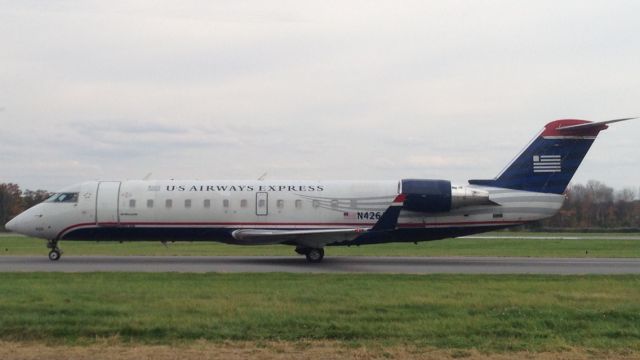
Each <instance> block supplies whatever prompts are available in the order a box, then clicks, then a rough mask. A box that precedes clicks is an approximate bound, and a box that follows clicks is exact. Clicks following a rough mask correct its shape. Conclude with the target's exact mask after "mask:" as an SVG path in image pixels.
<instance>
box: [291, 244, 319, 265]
mask: <svg viewBox="0 0 640 360" xmlns="http://www.w3.org/2000/svg"><path fill="white" fill-rule="evenodd" d="M296 252H297V253H298V254H300V255H304V256H306V257H307V261H308V262H310V263H319V262H321V261H322V259H323V258H324V249H323V248H308V247H297V248H296Z"/></svg>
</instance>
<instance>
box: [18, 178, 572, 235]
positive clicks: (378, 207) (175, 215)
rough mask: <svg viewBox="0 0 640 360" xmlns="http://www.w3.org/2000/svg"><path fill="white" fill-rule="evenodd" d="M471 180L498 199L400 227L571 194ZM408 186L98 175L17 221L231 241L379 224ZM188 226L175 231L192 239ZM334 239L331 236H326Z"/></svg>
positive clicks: (473, 224)
mask: <svg viewBox="0 0 640 360" xmlns="http://www.w3.org/2000/svg"><path fill="white" fill-rule="evenodd" d="M454 187H456V186H454ZM465 187H470V188H472V189H480V190H482V191H485V192H488V193H489V197H490V199H491V200H492V201H493V202H494V203H495V205H491V206H488V205H477V206H466V207H461V208H456V209H452V210H451V211H449V212H444V213H420V212H413V211H406V210H402V211H401V213H400V216H399V217H398V222H397V230H403V229H404V230H411V231H413V232H414V234H413V235H412V237H411V239H413V238H415V237H417V238H420V233H419V231H421V230H422V231H427V230H430V229H431V230H433V229H440V230H442V229H443V228H456V229H459V228H467V229H469V231H471V230H470V228H473V229H477V231H475V230H474V231H473V232H482V231H487V230H491V229H493V228H497V227H506V226H511V225H517V224H521V223H524V222H527V221H533V220H538V219H542V218H546V217H549V216H551V215H553V214H554V213H555V212H556V211H557V210H558V209H559V208H560V206H561V205H562V201H563V199H564V196H563V195H556V194H545V193H534V192H526V191H518V190H509V189H500V188H488V187H481V186H475V187H474V186H468V185H465ZM401 191H402V189H401V183H400V182H399V181H227V180H220V181H199V180H180V181H177V180H176V181H173V180H170V181H144V180H140V181H122V182H119V181H113V182H110V181H102V182H98V181H91V182H85V183H82V184H78V185H75V186H72V187H69V188H67V189H64V190H62V191H60V192H59V193H70V194H77V199H75V200H76V201H71V202H65V201H59V202H56V201H47V202H44V203H41V204H39V205H37V206H35V207H33V208H31V209H29V210H28V211H26V212H25V213H23V214H21V215H20V216H19V217H18V218H16V219H15V220H14V221H13V222H12V227H13V228H14V229H15V231H18V232H21V233H25V234H28V235H31V236H35V237H40V238H45V239H56V240H60V239H72V240H73V239H86V240H90V239H92V238H94V237H97V236H96V235H95V234H98V233H99V232H101V231H102V232H104V231H106V232H107V233H109V234H113V233H114V232H115V231H116V230H119V231H121V232H122V231H124V232H125V233H126V234H129V237H130V238H129V239H128V240H135V239H136V237H138V236H137V235H136V236H133V235H132V234H134V233H133V230H138V233H139V234H150V232H149V231H150V229H155V230H156V231H161V229H171V231H173V232H169V231H167V234H170V233H171V234H177V231H178V230H180V229H183V230H187V229H188V230H194V229H200V231H199V232H198V235H199V236H198V238H199V239H201V240H206V239H209V240H216V241H225V242H234V240H233V238H231V237H229V236H224V234H229V233H230V232H231V231H233V230H237V229H289V230H290V229H340V228H360V229H362V230H363V231H365V230H367V229H370V228H371V227H372V226H374V224H376V222H377V221H378V220H379V219H380V217H381V216H382V214H383V213H384V211H385V210H386V209H387V208H388V207H389V205H390V204H391V203H392V201H393V200H394V198H395V197H396V196H397V195H398V194H400V193H401ZM145 229H147V230H145ZM203 229H208V230H211V231H210V232H203V231H202V230H203ZM483 229H486V230H483ZM143 230H144V231H143ZM215 230H219V231H215ZM416 231H418V233H416ZM138 233H135V234H138ZM440 233H441V232H439V233H438V234H440ZM156 234H157V232H156ZM189 234H190V233H189V232H186V233H184V236H177V235H176V236H174V237H175V239H174V238H172V239H173V240H189V236H190V235H189ZM207 234H209V235H210V237H209V238H207ZM456 234H457V233H456V232H453V233H451V236H456ZM451 236H441V235H438V236H436V237H429V234H428V233H427V232H425V236H424V240H429V239H433V238H443V237H451ZM142 238H145V239H147V237H145V236H142ZM411 239H405V240H402V241H409V240H411ZM194 240H195V239H194ZM390 241H398V240H397V239H395V240H394V239H390ZM411 241H414V240H411ZM418 241H419V240H418ZM331 242H333V241H332V240H331V239H330V238H329V240H327V243H331ZM376 242H384V241H376ZM237 243H242V242H237Z"/></svg>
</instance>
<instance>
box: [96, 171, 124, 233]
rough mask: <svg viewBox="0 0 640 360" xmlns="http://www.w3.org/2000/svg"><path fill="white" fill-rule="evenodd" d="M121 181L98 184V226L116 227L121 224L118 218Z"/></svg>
mask: <svg viewBox="0 0 640 360" xmlns="http://www.w3.org/2000/svg"><path fill="white" fill-rule="evenodd" d="M119 195H120V181H101V182H99V183H98V195H97V196H96V224H98V225H102V226H116V225H118V224H119V223H120V217H119V216H118V210H119V209H118V197H119Z"/></svg>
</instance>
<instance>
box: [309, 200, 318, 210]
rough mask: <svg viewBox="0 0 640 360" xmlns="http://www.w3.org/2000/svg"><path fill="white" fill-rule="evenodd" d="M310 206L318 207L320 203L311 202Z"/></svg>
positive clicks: (316, 201)
mask: <svg viewBox="0 0 640 360" xmlns="http://www.w3.org/2000/svg"><path fill="white" fill-rule="evenodd" d="M311 204H312V206H313V207H314V208H317V207H320V201H318V200H313V202H312V203H311Z"/></svg>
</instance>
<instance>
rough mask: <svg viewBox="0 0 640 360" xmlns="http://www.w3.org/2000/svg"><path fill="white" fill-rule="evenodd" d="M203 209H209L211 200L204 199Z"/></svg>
mask: <svg viewBox="0 0 640 360" xmlns="http://www.w3.org/2000/svg"><path fill="white" fill-rule="evenodd" d="M204 207H205V208H206V209H208V208H210V207H211V200H210V199H204Z"/></svg>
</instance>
